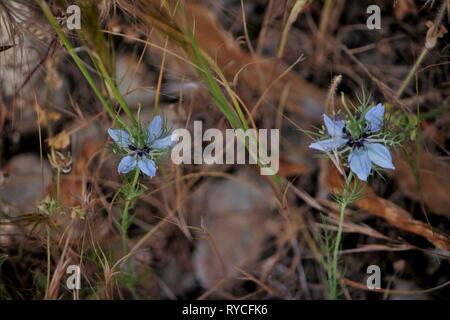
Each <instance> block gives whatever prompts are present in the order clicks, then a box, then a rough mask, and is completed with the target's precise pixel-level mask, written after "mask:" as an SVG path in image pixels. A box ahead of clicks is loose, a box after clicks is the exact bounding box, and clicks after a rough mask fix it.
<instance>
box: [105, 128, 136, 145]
mask: <svg viewBox="0 0 450 320" xmlns="http://www.w3.org/2000/svg"><path fill="white" fill-rule="evenodd" d="M108 134H109V136H110V137H111V139H113V140H114V141H115V142H116V143H117V144H118V145H119V146H121V147H122V148H128V146H129V145H130V144H131V141H130V135H129V134H128V132H126V131H125V130H122V129H108Z"/></svg>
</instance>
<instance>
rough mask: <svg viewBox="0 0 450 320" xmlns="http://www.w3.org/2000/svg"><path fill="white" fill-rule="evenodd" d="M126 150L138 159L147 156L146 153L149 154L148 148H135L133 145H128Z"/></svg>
mask: <svg viewBox="0 0 450 320" xmlns="http://www.w3.org/2000/svg"><path fill="white" fill-rule="evenodd" d="M128 149H130V150H131V151H133V152H135V153H136V154H137V155H138V156H139V157H142V156H144V155H148V153H149V152H150V147H149V146H145V147H143V148H137V147H136V146H135V145H132V144H130V145H128Z"/></svg>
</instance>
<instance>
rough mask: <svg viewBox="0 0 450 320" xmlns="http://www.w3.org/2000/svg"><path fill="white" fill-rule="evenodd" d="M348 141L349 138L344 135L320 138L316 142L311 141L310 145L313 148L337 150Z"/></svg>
mask: <svg viewBox="0 0 450 320" xmlns="http://www.w3.org/2000/svg"><path fill="white" fill-rule="evenodd" d="M346 142H347V139H345V138H342V137H336V138H331V139H325V140H320V141H317V142H314V143H311V144H310V145H309V147H310V148H311V149H316V150H320V151H331V150H335V149H336V150H337V149H339V148H340V147H342V146H343V145H344V144H345V143H346Z"/></svg>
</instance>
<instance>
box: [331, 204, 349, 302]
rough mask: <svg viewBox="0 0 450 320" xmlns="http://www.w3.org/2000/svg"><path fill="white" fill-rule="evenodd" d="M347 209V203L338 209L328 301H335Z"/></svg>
mask: <svg viewBox="0 0 450 320" xmlns="http://www.w3.org/2000/svg"><path fill="white" fill-rule="evenodd" d="M346 207H347V203H346V202H343V203H341V205H340V208H339V226H338V231H337V234H336V239H335V241H334V249H333V257H332V262H331V272H330V273H331V274H330V275H329V277H330V279H331V286H330V299H331V300H336V298H337V273H338V262H339V249H340V247H341V239H342V229H343V227H344V216H345V208H346Z"/></svg>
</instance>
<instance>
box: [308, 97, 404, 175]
mask: <svg viewBox="0 0 450 320" xmlns="http://www.w3.org/2000/svg"><path fill="white" fill-rule="evenodd" d="M323 118H324V123H325V127H326V129H327V133H328V135H329V136H330V138H328V139H324V140H320V141H317V142H314V143H311V144H310V145H309V147H310V148H312V149H316V150H320V151H324V152H330V151H333V150H339V149H341V148H343V147H345V146H347V147H349V148H350V153H349V156H348V164H349V166H350V170H351V171H352V172H353V173H355V174H356V175H357V177H358V178H359V179H360V180H363V181H367V177H368V176H369V174H370V172H371V171H372V167H373V165H374V164H375V165H377V166H379V167H381V168H384V169H395V167H394V165H393V163H392V157H391V153H390V152H389V149H388V148H387V147H386V146H385V145H384V144H382V143H379V142H383V141H382V140H380V139H375V137H374V134H376V133H377V132H379V131H380V130H381V129H382V127H383V120H384V106H383V104H381V103H379V104H377V105H376V106H374V107H372V108H370V109H369V110H368V111H367V112H366V114H365V116H364V119H365V128H364V130H363V132H362V133H361V134H360V136H359V137H358V138H354V137H352V136H351V135H350V133H349V132H348V131H347V129H346V123H345V121H343V120H332V119H331V118H330V117H328V116H327V115H326V114H324V115H323Z"/></svg>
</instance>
